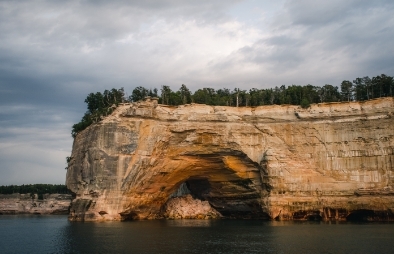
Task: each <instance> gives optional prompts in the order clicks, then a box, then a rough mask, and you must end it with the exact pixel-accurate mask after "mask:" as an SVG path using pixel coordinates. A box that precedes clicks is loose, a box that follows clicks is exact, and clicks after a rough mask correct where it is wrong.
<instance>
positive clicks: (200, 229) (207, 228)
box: [0, 215, 394, 254]
mask: <svg viewBox="0 0 394 254" xmlns="http://www.w3.org/2000/svg"><path fill="white" fill-rule="evenodd" d="M0 253H2V254H5V253H394V224H393V223H386V224H385V223H364V224H362V223H360V224H355V223H353V224H352V223H331V224H330V223H325V222H277V221H261V220H159V221H129V222H101V223H92V222H85V223H82V222H69V221H68V220H67V217H66V216H55V215H52V216H39V215H37V216H31V215H26V216H21V215H0Z"/></svg>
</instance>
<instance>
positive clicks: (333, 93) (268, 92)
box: [71, 74, 394, 137]
mask: <svg viewBox="0 0 394 254" xmlns="http://www.w3.org/2000/svg"><path fill="white" fill-rule="evenodd" d="M160 90H161V93H160V95H159V94H158V90H157V89H156V88H154V89H147V88H145V87H142V86H138V87H136V88H135V89H134V90H133V91H132V94H131V95H130V96H129V97H125V92H124V89H123V88H121V89H115V88H113V89H111V90H105V91H104V92H103V93H100V92H97V93H90V94H89V95H88V96H87V97H86V99H85V103H87V108H88V111H87V112H86V113H85V114H84V116H83V117H82V119H81V121H80V122H79V123H76V124H74V125H73V126H72V131H71V135H72V136H73V137H75V136H76V135H77V134H78V133H79V132H80V131H82V130H84V129H86V128H87V127H88V126H89V125H91V124H92V123H96V122H99V121H100V120H101V119H102V118H103V117H105V116H107V115H108V114H110V113H112V110H113V108H114V106H117V105H118V104H119V103H121V102H136V101H139V100H142V99H144V98H145V97H147V96H151V97H159V103H160V104H165V105H173V106H177V105H182V104H188V103H191V102H194V103H201V104H207V105H218V106H232V107H242V106H246V107H248V106H251V107H255V106H262V105H273V104H276V105H281V104H291V105H300V106H301V107H303V108H308V107H309V105H310V104H311V103H321V102H338V101H363V100H369V99H374V98H379V97H388V96H393V93H394V82H393V77H391V76H387V75H385V74H382V75H379V76H376V77H373V78H369V77H363V78H356V79H355V80H353V82H351V81H349V80H344V81H342V83H341V84H340V88H338V86H333V85H329V84H326V85H324V86H313V85H310V84H308V85H304V86H301V85H291V86H288V87H286V86H285V85H282V86H280V87H277V86H276V87H275V88H269V89H258V88H252V89H249V91H247V90H242V89H239V88H235V89H234V90H230V89H227V88H223V89H218V90H215V89H213V88H201V89H198V90H197V91H195V92H194V93H192V92H191V91H190V90H189V89H188V88H187V87H186V86H185V85H184V84H182V85H181V87H180V88H179V90H178V91H173V90H171V88H170V87H169V86H162V87H161V89H160Z"/></svg>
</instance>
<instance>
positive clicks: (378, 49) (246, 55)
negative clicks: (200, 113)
mask: <svg viewBox="0 0 394 254" xmlns="http://www.w3.org/2000/svg"><path fill="white" fill-rule="evenodd" d="M393 13H394V1H392V0H374V1H370V0H347V1H343V0H330V1H326V0H276V1H268V0H267V1H266V0H261V1H257V0H245V1H242V0H226V1H222V0H198V1H197V0H196V1H195V0H134V1H126V0H119V1H118V0H111V1H102V0H85V1H83V0H79V1H73V0H70V1H54V0H48V1H46V0H26V1H25V0H19V1H11V0H9V1H8V0H0V185H10V184H34V183H52V184H64V183H65V176H66V170H65V167H66V157H67V156H70V154H71V149H72V143H73V138H72V137H71V134H70V133H71V126H72V125H73V124H74V123H77V122H79V120H80V119H81V117H82V116H83V114H84V112H85V111H86V104H85V103H84V99H85V98H86V96H87V95H88V94H89V93H91V92H103V91H104V90H105V89H111V88H121V87H124V89H125V91H126V93H127V94H128V95H130V94H131V92H132V90H133V89H134V88H135V87H137V86H143V87H146V88H158V89H160V87H161V86H163V85H168V86H170V87H171V88H172V90H178V89H179V87H180V86H181V84H185V85H186V86H187V87H188V88H189V89H191V90H192V91H195V90H197V89H199V88H203V87H212V88H215V89H219V88H230V89H233V88H241V89H250V88H259V89H262V88H273V87H275V86H281V85H292V84H296V85H306V84H312V85H315V86H322V85H325V84H331V85H334V86H339V85H340V83H341V82H342V81H343V80H351V81H352V80H353V79H355V78H357V77H364V76H369V77H373V76H377V75H380V74H386V75H389V76H394V46H393V45H394V44H393V41H394V15H393Z"/></svg>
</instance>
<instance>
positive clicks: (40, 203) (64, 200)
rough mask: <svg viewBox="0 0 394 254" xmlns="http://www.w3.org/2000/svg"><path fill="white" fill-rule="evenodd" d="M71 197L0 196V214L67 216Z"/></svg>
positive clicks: (51, 195) (50, 195)
mask: <svg viewBox="0 0 394 254" xmlns="http://www.w3.org/2000/svg"><path fill="white" fill-rule="evenodd" d="M71 200H72V196H71V195H69V194H45V195H44V197H43V199H38V198H37V195H33V196H31V195H30V194H19V193H15V194H0V214H68V213H69V208H70V203H71Z"/></svg>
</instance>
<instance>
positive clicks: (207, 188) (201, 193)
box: [169, 176, 269, 219]
mask: <svg viewBox="0 0 394 254" xmlns="http://www.w3.org/2000/svg"><path fill="white" fill-rule="evenodd" d="M252 186H253V183H252V181H251V180H250V179H237V180H229V181H212V180H211V179H209V178H207V177H201V176H194V177H190V178H188V179H187V180H185V181H183V182H182V183H181V184H180V187H179V188H178V190H176V191H175V192H174V193H173V194H172V195H171V196H170V198H169V200H170V199H171V198H176V197H182V196H184V195H187V194H190V195H191V196H192V197H193V198H194V199H198V200H201V201H207V202H208V203H209V205H210V206H211V207H212V208H213V209H215V210H216V211H218V212H219V213H220V214H221V215H222V216H223V217H222V218H238V219H269V216H268V215H267V214H266V213H264V212H263V211H262V208H261V204H260V203H259V200H260V195H259V193H258V192H257V191H256V190H255V189H254V188H253V187H252Z"/></svg>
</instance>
